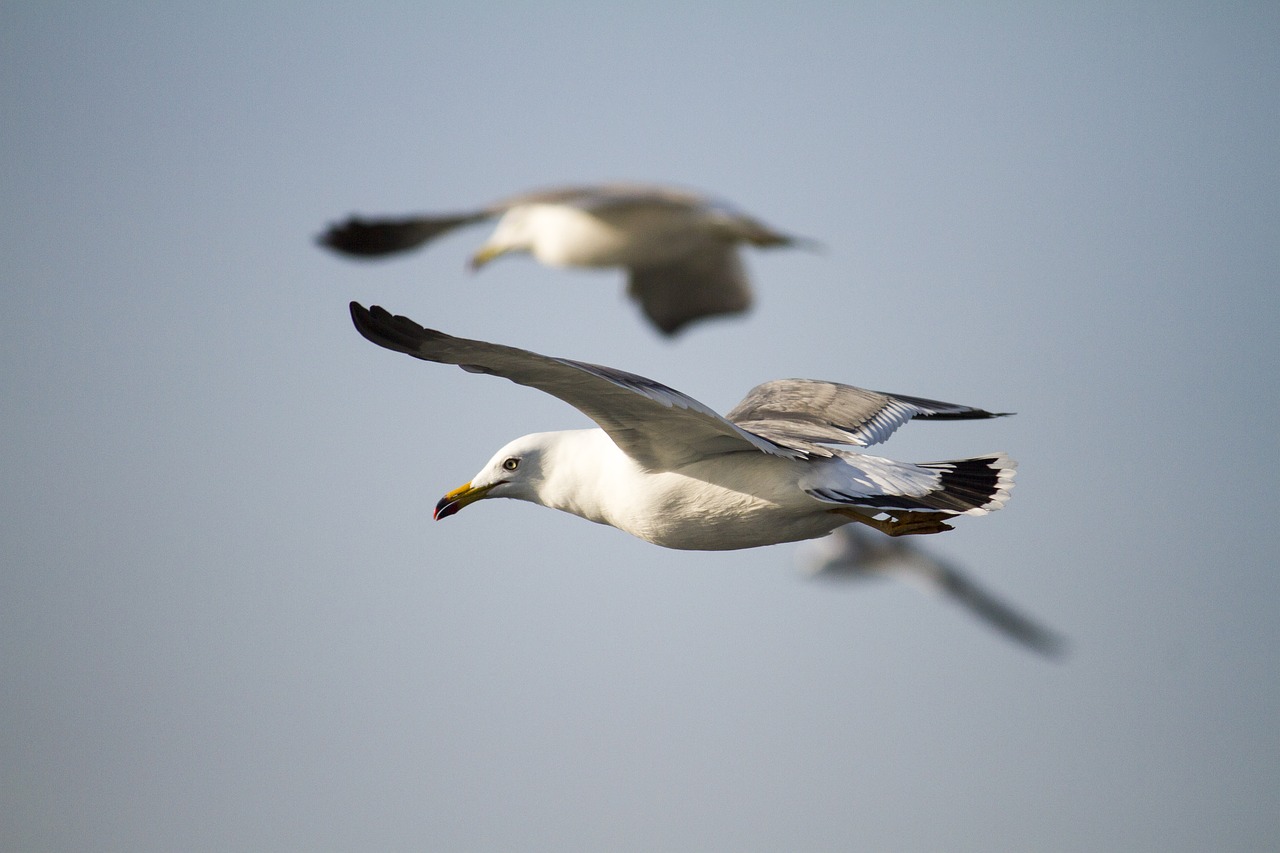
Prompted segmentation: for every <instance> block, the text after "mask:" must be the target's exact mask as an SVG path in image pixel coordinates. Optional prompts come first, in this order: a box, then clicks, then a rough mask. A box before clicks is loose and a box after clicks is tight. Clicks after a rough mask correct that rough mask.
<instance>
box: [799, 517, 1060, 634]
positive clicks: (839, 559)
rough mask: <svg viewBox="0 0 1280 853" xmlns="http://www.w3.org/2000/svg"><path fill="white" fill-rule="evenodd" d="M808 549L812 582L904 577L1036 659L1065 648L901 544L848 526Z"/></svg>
mask: <svg viewBox="0 0 1280 853" xmlns="http://www.w3.org/2000/svg"><path fill="white" fill-rule="evenodd" d="M810 550H811V551H813V553H814V559H813V561H812V564H811V565H810V566H809V572H810V574H812V575H813V576H814V577H816V578H830V579H832V580H836V579H850V578H863V577H868V576H871V575H884V576H900V577H907V578H909V579H914V580H917V581H919V582H920V583H921V584H923V585H924V586H925V587H927V588H928V589H930V590H933V591H935V592H938V593H941V594H943V595H946V596H947V597H949V598H951V599H952V600H954V601H955V602H956V603H957V604H960V605H962V606H964V607H966V608H968V609H969V611H970V612H972V613H973V614H974V615H975V616H978V617H979V618H981V619H982V620H984V621H985V622H986V623H987V624H988V625H990V626H991V627H993V628H995V629H996V630H997V631H1000V632H1001V633H1002V634H1004V635H1006V636H1008V637H1010V638H1012V639H1014V640H1017V641H1018V642H1020V643H1022V644H1024V645H1026V646H1028V647H1030V648H1032V649H1034V650H1036V651H1038V652H1040V653H1042V654H1046V655H1050V656H1056V655H1059V654H1061V653H1062V652H1064V651H1065V649H1066V643H1065V641H1064V640H1063V639H1062V637H1061V636H1059V635H1058V634H1056V633H1054V632H1053V631H1051V630H1049V629H1048V628H1045V627H1044V626H1043V625H1041V624H1039V623H1038V622H1036V621H1035V620H1033V619H1031V618H1030V617H1028V616H1026V615H1024V614H1022V613H1020V612H1018V611H1017V610H1015V609H1014V608H1013V607H1011V606H1010V605H1008V604H1006V603H1005V602H1004V601H1002V600H1001V599H999V598H997V597H996V596H995V595H993V594H992V593H990V592H988V591H987V590H986V589H985V588H984V587H982V586H981V585H979V584H978V583H977V582H976V581H974V580H972V579H971V578H969V577H968V576H967V575H965V573H963V572H962V571H960V570H959V569H958V568H956V567H955V566H954V565H953V564H952V563H950V562H948V561H945V560H942V559H939V558H938V557H935V556H933V555H932V554H929V553H928V552H926V551H925V550H923V549H922V548H919V547H917V546H916V545H914V544H912V543H911V542H908V541H906V540H904V539H891V538H889V537H887V536H883V535H881V534H879V533H873V532H871V531H869V530H863V529H862V528H860V527H857V526H855V525H848V526H846V527H841V528H840V529H838V530H836V531H835V532H834V533H832V534H831V535H830V536H828V537H827V538H826V539H823V540H820V541H819V542H816V543H814V548H812V549H810Z"/></svg>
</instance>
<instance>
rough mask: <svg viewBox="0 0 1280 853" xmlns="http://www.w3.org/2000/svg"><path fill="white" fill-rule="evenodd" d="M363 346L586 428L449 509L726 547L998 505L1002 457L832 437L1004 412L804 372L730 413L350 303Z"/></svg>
mask: <svg viewBox="0 0 1280 853" xmlns="http://www.w3.org/2000/svg"><path fill="white" fill-rule="evenodd" d="M351 319H352V321H353V322H354V323H355V327H356V329H357V330H358V331H359V332H360V334H362V335H364V337H365V338H367V339H368V340H370V341H372V342H373V343H375V344H377V345H379V346H381V347H385V348H387V349H390V350H394V351H396V352H402V353H405V354H407V355H411V356H413V357H414V358H419V359H422V360H424V361H434V362H438V363H441V364H456V365H458V366H459V367H461V368H462V369H463V370H467V371H469V372H472V373H487V374H490V375H493V376H501V377H503V378H505V379H509V380H511V381H512V382H515V383H517V384H520V385H527V386H529V387H531V388H537V389H538V390H540V391H545V392H546V393H548V394H551V395H552V396H554V397H558V398H559V399H561V400H563V401H564V402H566V403H568V404H569V405H571V406H574V407H575V408H577V409H578V410H579V411H581V412H582V413H583V414H585V415H586V416H587V417H589V418H590V419H591V420H593V421H595V423H596V424H598V428H597V429H583V430H565V431H560V432H542V433H534V434H531V435H526V436H523V437H521V438H517V439H515V440H514V441H512V442H510V443H508V444H507V445H506V446H505V447H503V448H502V449H501V450H499V451H498V452H497V453H496V454H494V456H493V458H491V459H490V460H489V461H488V463H486V464H485V466H484V467H483V468H482V469H481V470H480V472H479V473H478V474H476V475H475V476H474V477H472V478H471V481H470V482H468V483H466V484H465V485H463V486H461V487H459V488H457V489H454V490H453V491H451V492H449V493H448V494H446V495H445V496H444V497H443V498H441V499H440V501H439V503H438V504H436V509H435V514H434V517H435V518H436V519H437V520H439V519H443V518H447V517H449V516H451V515H453V514H455V513H456V512H458V511H459V510H461V509H463V508H464V507H466V506H468V505H469V504H472V503H475V502H476V501H479V500H482V499H485V498H515V499H517V500H524V501H530V502H532V503H536V504H541V505H542V506H545V507H550V508H552V509H558V510H562V511H564V512H569V513H573V514H574V515H577V516H580V517H582V518H585V519H587V520H588V521H594V522H597V523H600V524H607V525H611V526H613V527H616V528H618V529H619V530H623V531H625V532H627V533H630V534H631V535H633V536H636V537H638V538H640V539H644V540H646V541H648V542H652V543H653V544H655V545H660V546H663V547H666V548H677V549H683V550H696V551H718V550H733V549H738V548H755V547H759V546H763V545H774V544H777V543H779V542H794V541H799V540H803V539H812V538H815V537H818V536H824V535H826V534H827V533H830V532H831V531H832V530H835V529H836V528H837V527H840V526H841V525H844V524H848V523H850V522H858V523H861V524H865V525H868V526H869V527H873V528H875V529H876V530H879V531H880V532H882V533H886V534H888V535H890V536H902V535H908V534H926V533H940V532H942V531H944V530H951V529H952V526H951V525H950V524H948V523H947V520H951V519H954V518H955V517H957V516H960V515H985V514H987V513H988V512H991V511H993V510H996V509H999V508H1000V507H1002V506H1004V504H1005V502H1006V501H1007V500H1008V498H1009V490H1010V489H1011V488H1012V487H1013V476H1014V468H1015V463H1014V462H1013V460H1011V459H1010V458H1009V457H1008V456H1006V455H1005V454H1004V453H991V454H988V455H985V456H979V457H974V458H971V459H958V460H951V461H945V462H923V463H917V464H912V463H906V462H895V461H893V460H891V459H885V458H882V457H878V456H868V455H865V454H861V453H857V452H855V451H852V450H846V449H842V448H841V447H839V446H837V445H844V446H851V447H865V446H867V445H870V444H875V443H877V442H880V441H883V440H884V439H885V438H887V437H888V436H889V435H890V434H891V433H892V432H893V431H894V430H896V429H897V428H898V427H899V426H901V425H902V424H904V423H906V422H907V421H908V420H913V419H916V420H963V419H975V418H992V417H1000V416H1002V415H1004V414H1007V413H998V412H997V413H993V412H988V411H984V410H982V409H975V408H972V407H969V406H957V405H954V404H951V403H942V402H938V401H936V400H926V399H923V398H920V397H905V396H899V395H892V394H882V393H879V392H876V391H867V390H864V389H862V388H855V387H853V386H851V385H841V384H838V383H835V382H822V381H818V380H812V379H783V380H775V381H772V382H766V383H764V384H763V385H759V386H757V387H755V388H754V389H752V390H751V391H750V392H749V393H748V394H747V396H746V397H745V398H744V399H743V400H742V402H741V403H739V404H738V405H737V406H736V407H734V409H733V410H732V411H731V412H729V414H728V415H726V416H723V417H722V416H720V415H718V414H716V413H715V412H714V411H712V410H711V409H709V408H708V407H706V406H704V405H703V404H702V403H699V402H698V401H697V400H695V399H693V398H692V397H688V396H686V395H684V394H682V393H680V392H679V391H676V390H674V389H672V388H668V387H667V386H665V385H663V384H661V383H658V382H655V381H653V380H652V379H646V378H644V377H643V376H637V375H635V374H633V373H627V372H625V371H622V370H616V369H614V368H611V367H602V366H600V365H596V364H588V363H586V362H580V361H570V360H568V359H563V358H554V357H551V356H545V355H538V354H537V353H533V352H529V351H528V350H522V349H516V348H515V347H509V346H503V345H501V344H493V343H487V342H485V341H475V340H468V339H466V338H456V337H452V336H450V335H446V334H444V333H443V332H437V331H434V330H432V329H425V328H423V327H422V326H420V325H418V324H417V323H415V322H414V321H413V320H410V319H409V318H407V317H399V316H394V315H392V314H391V313H389V312H387V311H386V310H384V309H382V308H379V307H377V306H374V307H372V308H364V307H363V306H361V305H359V304H358V303H355V302H352V303H351Z"/></svg>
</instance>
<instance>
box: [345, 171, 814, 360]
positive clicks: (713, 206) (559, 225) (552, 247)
mask: <svg viewBox="0 0 1280 853" xmlns="http://www.w3.org/2000/svg"><path fill="white" fill-rule="evenodd" d="M493 217H501V218H500V219H499V220H498V225H497V227H496V228H495V230H494V232H493V234H492V235H491V236H490V237H489V239H488V241H486V242H485V244H484V245H483V246H481V247H480V249H479V251H477V252H476V253H475V255H474V256H472V258H471V267H472V268H473V269H479V268H480V267H481V266H483V265H485V264H486V263H488V262H489V261H491V260H493V259H494V258H496V257H498V256H500V255H504V254H507V253H509V252H528V253H529V254H531V255H533V256H534V257H535V258H536V259H537V260H539V261H541V262H542V263H544V264H547V265H548V266H553V267H623V268H625V269H626V270H627V273H628V282H627V293H628V294H630V296H631V298H632V299H635V300H636V301H637V302H639V303H640V307H641V309H642V310H643V311H644V313H645V315H646V316H647V317H648V318H649V319H650V320H651V321H652V323H653V325H654V326H656V327H657V328H658V329H660V330H661V331H662V332H663V333H665V334H668V335H671V334H674V333H676V332H678V331H679V330H680V329H682V328H684V327H685V326H686V325H687V324H689V323H692V322H693V321H695V320H700V319H705V318H708V317H715V316H720V315H729V314H740V313H742V312H744V311H746V310H747V309H748V308H749V307H750V306H751V301H752V296H751V286H750V284H749V283H748V281H747V275H746V272H745V270H744V269H743V266H742V259H741V258H740V257H739V256H738V244H740V243H749V244H751V245H753V246H762V247H769V246H791V245H797V244H801V243H806V244H812V241H807V240H804V239H802V238H797V237H793V236H790V235H787V234H783V233H780V232H778V231H775V230H773V229H772V228H770V227H768V226H767V225H764V224H762V223H761V222H759V221H757V220H756V219H753V218H752V217H750V216H747V215H746V214H744V213H741V212H739V211H737V210H735V209H733V208H732V207H731V206H729V205H727V204H724V203H721V202H717V201H713V200H711V199H708V198H705V197H703V196H700V195H697V194H694V193H691V192H688V191H685V190H680V189H672V188H666V187H656V186H646V185H639V184H606V185H602V186H591V187H565V188H559V189H550V190H542V191H537V192H530V193H526V194H523V195H518V196H514V197H512V198H508V199H505V200H503V201H499V202H496V203H494V204H491V205H489V206H488V207H485V208H482V209H480V210H477V211H473V212H470V213H458V214H452V215H444V216H408V217H403V218H374V219H364V218H361V217H356V216H353V217H352V218H350V219H348V220H347V221H346V222H343V223H341V224H338V225H333V226H331V227H330V228H329V229H328V230H327V231H326V232H325V233H324V234H322V235H321V236H320V242H321V243H322V244H323V245H325V246H328V247H329V248H331V249H334V250H336V251H338V252H343V253H345V254H348V255H356V256H362V257H373V256H379V255H388V254H392V253H395V252H403V251H406V250H408V249H413V248H416V247H417V246H420V245H422V244H423V243H425V242H427V241H428V240H430V239H432V238H433V237H436V236H438V235H440V234H443V233H445V232H446V231H451V230H453V229H454V228H458V227H461V226H463V225H469V224H471V223H474V222H481V221H484V220H486V219H491V218H493Z"/></svg>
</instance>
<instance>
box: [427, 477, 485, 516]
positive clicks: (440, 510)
mask: <svg viewBox="0 0 1280 853" xmlns="http://www.w3.org/2000/svg"><path fill="white" fill-rule="evenodd" d="M492 488H493V486H480V487H478V488H477V487H474V486H472V485H471V484H470V483H467V484H466V485H463V486H459V487H458V488H456V489H454V490H453V491H452V492H449V494H447V495H445V496H444V497H442V498H441V499H440V501H439V502H438V503H437V504H436V511H435V512H434V513H433V514H432V516H431V517H432V518H434V519H435V520H436V521H439V520H440V519H442V518H448V517H449V516H451V515H453V514H454V513H455V512H457V511H458V510H460V509H462V508H463V507H464V506H466V505H467V504H473V503H475V502H476V501H478V500H483V499H484V498H485V496H486V495H488V494H489V490H490V489H492Z"/></svg>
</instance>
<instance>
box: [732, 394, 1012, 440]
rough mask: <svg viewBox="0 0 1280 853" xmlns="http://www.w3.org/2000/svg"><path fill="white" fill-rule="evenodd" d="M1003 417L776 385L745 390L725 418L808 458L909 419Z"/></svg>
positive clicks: (882, 435) (890, 397) (883, 435)
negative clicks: (796, 450) (832, 445)
mask: <svg viewBox="0 0 1280 853" xmlns="http://www.w3.org/2000/svg"><path fill="white" fill-rule="evenodd" d="M1006 414H1008V413H1007V412H988V411H986V410H984V409H975V408H973V407H972V406H960V405H956V404H954V403H943V402H941V401H939V400H926V399H925V398H923V397H906V396H902V395H895V394H884V393H881V392H879V391H868V390H867V389H865V388H855V387H854V386H852V385H841V384H840V383H838V382H823V381H821V380H817V379H776V380H774V381H772V382H765V383H764V384H763V385H757V386H756V387H755V388H753V389H751V391H749V392H748V393H747V396H746V397H745V398H743V400H742V402H741V403H739V404H738V405H737V406H735V407H734V408H733V411H731V412H729V414H728V415H726V416H725V417H726V418H727V419H728V420H730V421H732V422H733V423H735V424H737V425H738V426H740V427H742V428H743V429H745V430H749V431H751V432H752V433H755V434H756V435H760V436H763V437H765V438H768V439H770V440H772V441H775V442H778V443H781V444H785V445H787V446H789V447H795V448H798V449H803V450H805V451H806V452H808V453H809V454H811V455H819V456H831V455H832V452H831V451H830V450H829V449H827V448H824V447H823V446H822V445H824V444H844V445H850V446H853V447H868V446H870V445H872V444H878V443H880V442H882V441H884V440H885V439H887V438H888V437H889V436H890V435H892V434H893V432H894V431H895V430H896V429H897V428H898V427H900V426H902V425H903V424H905V423H906V422H907V421H909V420H912V419H937V420H966V419H979V418H996V417H1003V416H1004V415H1006Z"/></svg>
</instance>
